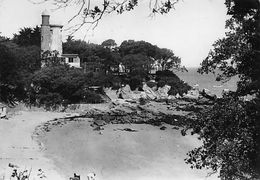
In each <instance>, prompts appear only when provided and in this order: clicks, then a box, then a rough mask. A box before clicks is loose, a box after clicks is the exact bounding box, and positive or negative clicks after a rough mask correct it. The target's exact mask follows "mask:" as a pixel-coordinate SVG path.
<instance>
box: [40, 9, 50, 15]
mask: <svg viewBox="0 0 260 180" xmlns="http://www.w3.org/2000/svg"><path fill="white" fill-rule="evenodd" d="M49 15H50V12H49V11H48V10H47V9H45V10H44V11H43V12H42V16H49Z"/></svg>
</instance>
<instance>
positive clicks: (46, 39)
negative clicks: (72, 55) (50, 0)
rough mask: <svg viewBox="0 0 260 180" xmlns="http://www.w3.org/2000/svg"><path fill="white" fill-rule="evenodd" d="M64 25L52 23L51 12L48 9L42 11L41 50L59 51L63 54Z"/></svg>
mask: <svg viewBox="0 0 260 180" xmlns="http://www.w3.org/2000/svg"><path fill="white" fill-rule="evenodd" d="M61 32H62V25H58V24H50V14H49V12H48V11H47V10H45V11H44V12H43V13H42V25H41V51H42V52H45V51H54V50H56V51H58V52H59V56H61V55H62V35H61Z"/></svg>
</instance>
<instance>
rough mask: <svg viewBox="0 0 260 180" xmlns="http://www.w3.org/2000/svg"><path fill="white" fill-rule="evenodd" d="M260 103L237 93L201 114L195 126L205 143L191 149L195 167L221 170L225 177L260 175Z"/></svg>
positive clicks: (190, 161) (192, 163)
mask: <svg viewBox="0 0 260 180" xmlns="http://www.w3.org/2000/svg"><path fill="white" fill-rule="evenodd" d="M259 109H260V103H259V100H254V101H243V100H239V99H236V98H235V97H225V98H223V99H219V100H218V102H217V103H215V105H214V106H213V107H211V108H208V109H206V110H204V111H202V112H200V113H199V114H198V117H197V119H196V123H195V125H193V129H194V132H195V133H198V134H199V135H200V138H201V139H202V141H203V145H202V146H201V147H199V148H196V149H194V150H192V151H191V152H189V154H188V155H189V158H187V159H186V162H187V163H190V164H191V165H192V166H191V167H193V168H199V169H201V168H211V169H212V170H213V172H217V171H218V170H219V173H220V177H221V179H258V178H259V170H260V169H259V167H260V163H259V162H260V131H259V129H260V121H259V119H260V114H259Z"/></svg>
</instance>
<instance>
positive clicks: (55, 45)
mask: <svg viewBox="0 0 260 180" xmlns="http://www.w3.org/2000/svg"><path fill="white" fill-rule="evenodd" d="M50 32H51V33H50V34H51V44H50V50H51V51H54V50H56V51H58V52H59V55H62V35H61V32H62V29H61V27H60V26H55V27H51V28H50Z"/></svg>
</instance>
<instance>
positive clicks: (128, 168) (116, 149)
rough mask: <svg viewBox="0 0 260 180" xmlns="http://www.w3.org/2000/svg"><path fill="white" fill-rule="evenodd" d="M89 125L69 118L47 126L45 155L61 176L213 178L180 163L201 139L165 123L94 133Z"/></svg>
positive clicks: (108, 127) (117, 179)
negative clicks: (156, 125) (69, 120)
mask: <svg viewBox="0 0 260 180" xmlns="http://www.w3.org/2000/svg"><path fill="white" fill-rule="evenodd" d="M90 124H91V120H89V121H75V122H70V123H67V124H66V125H64V126H62V127H53V128H52V130H51V131H50V132H48V133H46V136H44V138H42V141H43V142H44V144H45V148H46V149H45V153H46V157H48V158H50V159H52V160H54V164H55V165H56V167H59V168H58V171H59V172H60V173H61V174H64V175H65V176H66V178H67V179H68V178H69V176H70V175H72V174H73V173H74V172H75V173H77V174H80V175H81V177H82V179H86V176H87V174H88V173H90V172H95V173H96V174H97V179H98V180H121V179H124V180H132V179H135V180H146V179H147V180H148V179H149V180H152V179H154V180H156V179H160V180H170V179H178V180H189V179H195V180H199V179H201V180H202V179H209V180H213V179H217V178H216V176H212V177H209V178H206V176H207V172H206V171H205V170H192V169H190V168H189V166H188V165H187V164H185V162H184V158H185V157H186V153H187V152H188V151H189V150H191V149H192V148H194V147H197V146H198V145H200V143H201V142H199V141H198V140H197V139H196V137H195V136H182V135H181V133H180V131H179V130H175V129H172V127H171V126H170V125H165V126H166V127H167V128H166V130H160V129H159V128H158V127H155V126H152V125H147V124H109V125H106V126H104V130H103V131H101V132H102V134H100V133H99V131H93V128H92V127H91V126H90ZM125 128H130V129H132V130H134V132H127V131H124V129H125Z"/></svg>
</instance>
